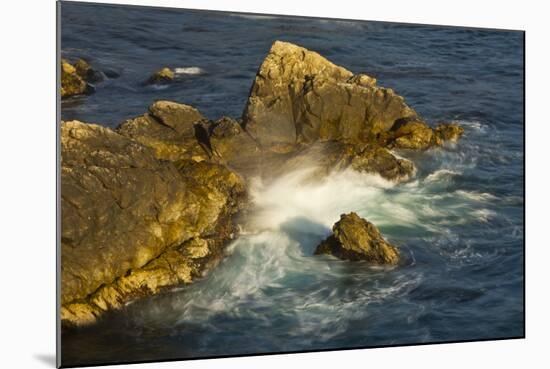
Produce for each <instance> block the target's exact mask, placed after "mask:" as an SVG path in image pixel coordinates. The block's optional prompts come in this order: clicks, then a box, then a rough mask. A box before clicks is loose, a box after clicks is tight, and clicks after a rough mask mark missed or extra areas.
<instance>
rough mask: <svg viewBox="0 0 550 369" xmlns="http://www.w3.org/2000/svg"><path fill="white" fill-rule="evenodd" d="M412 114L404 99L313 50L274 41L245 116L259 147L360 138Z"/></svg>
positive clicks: (249, 130)
mask: <svg viewBox="0 0 550 369" xmlns="http://www.w3.org/2000/svg"><path fill="white" fill-rule="evenodd" d="M413 116H416V112H415V111H414V110H412V109H411V108H410V107H408V106H407V105H406V104H405V102H404V100H403V98H402V97H401V96H399V95H397V94H395V92H394V91H393V90H391V89H386V88H382V87H378V86H377V85H376V80H375V79H374V78H372V77H369V76H367V75H355V76H354V75H353V73H352V72H350V71H349V70H347V69H345V68H342V67H339V66H337V65H334V64H333V63H331V62H330V61H328V60H327V59H325V58H324V57H322V56H321V55H319V54H317V53H316V52H313V51H309V50H307V49H304V48H302V47H299V46H297V45H294V44H291V43H287V42H280V41H277V42H275V43H274V44H273V46H272V47H271V50H270V51H269V54H268V55H267V57H266V59H265V60H264V62H263V63H262V65H261V66H260V69H259V71H258V74H257V76H256V79H255V80H254V84H253V85H252V89H251V93H250V96H249V98H248V102H247V105H246V108H245V111H244V115H243V122H244V125H245V127H246V129H247V131H248V132H250V134H251V135H252V136H253V137H254V138H255V139H257V140H258V142H259V143H260V145H261V146H262V147H263V148H269V149H272V150H279V151H285V150H290V149H291V148H292V147H294V146H295V145H296V144H297V143H303V142H306V143H307V142H313V141H316V140H319V139H320V140H339V141H348V142H357V141H359V142H364V141H366V140H368V139H370V138H371V137H373V136H374V135H376V134H377V133H379V132H382V131H386V130H389V129H390V128H391V127H392V126H393V124H394V122H395V121H396V120H398V119H400V118H405V117H413Z"/></svg>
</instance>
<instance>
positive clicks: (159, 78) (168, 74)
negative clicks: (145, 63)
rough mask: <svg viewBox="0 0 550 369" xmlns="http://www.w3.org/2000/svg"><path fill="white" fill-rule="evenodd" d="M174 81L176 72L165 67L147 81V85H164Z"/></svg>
mask: <svg viewBox="0 0 550 369" xmlns="http://www.w3.org/2000/svg"><path fill="white" fill-rule="evenodd" d="M173 80H174V72H173V71H172V70H171V69H170V68H167V67H164V68H162V69H159V70H157V71H156V72H155V73H153V75H152V76H151V77H149V79H148V80H147V83H149V84H155V83H158V84H162V83H169V82H172V81H173Z"/></svg>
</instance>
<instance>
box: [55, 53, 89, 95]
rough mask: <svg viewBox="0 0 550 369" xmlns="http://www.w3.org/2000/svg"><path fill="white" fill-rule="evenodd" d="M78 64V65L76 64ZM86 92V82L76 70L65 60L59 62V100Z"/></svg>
mask: <svg viewBox="0 0 550 369" xmlns="http://www.w3.org/2000/svg"><path fill="white" fill-rule="evenodd" d="M77 64H78V63H77ZM87 90H88V84H87V83H86V80H85V79H84V78H83V77H82V75H80V73H78V72H77V68H75V67H74V66H73V65H71V64H70V63H69V62H68V61H67V60H65V59H62V60H61V98H65V97H69V96H74V95H81V94H84V93H86V92H87Z"/></svg>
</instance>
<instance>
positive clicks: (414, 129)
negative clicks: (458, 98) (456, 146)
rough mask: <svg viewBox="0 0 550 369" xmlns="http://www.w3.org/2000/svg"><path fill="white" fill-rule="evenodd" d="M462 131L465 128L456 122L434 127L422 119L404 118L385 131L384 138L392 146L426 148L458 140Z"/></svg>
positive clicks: (415, 148) (414, 148)
mask: <svg viewBox="0 0 550 369" xmlns="http://www.w3.org/2000/svg"><path fill="white" fill-rule="evenodd" d="M462 133H464V129H463V128H462V127H460V126H458V125H456V124H440V125H438V126H437V127H436V128H435V129H433V128H431V127H430V126H428V125H427V124H426V123H424V122H422V121H419V120H416V119H410V120H407V119H404V120H400V121H398V122H396V123H395V125H394V126H393V127H392V129H391V130H390V131H389V132H385V136H384V140H385V141H386V144H387V146H388V147H392V148H397V149H412V150H426V149H429V148H431V147H433V146H441V145H442V144H443V142H444V141H455V142H456V141H457V140H458V138H459V137H460V136H461V135H462Z"/></svg>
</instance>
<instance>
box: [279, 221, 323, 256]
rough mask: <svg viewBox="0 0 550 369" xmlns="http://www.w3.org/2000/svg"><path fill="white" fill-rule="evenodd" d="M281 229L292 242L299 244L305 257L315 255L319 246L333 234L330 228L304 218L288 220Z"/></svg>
mask: <svg viewBox="0 0 550 369" xmlns="http://www.w3.org/2000/svg"><path fill="white" fill-rule="evenodd" d="M280 229H281V231H282V232H284V233H285V234H286V235H287V236H288V237H289V238H290V239H291V240H293V241H296V242H297V243H298V245H299V247H300V250H301V251H302V253H303V254H304V255H305V256H311V255H313V252H314V251H315V248H316V247H317V245H319V243H321V241H323V240H324V239H325V238H327V236H328V235H329V234H330V233H331V230H330V228H327V227H326V226H325V225H323V224H321V223H317V222H313V221H311V220H310V219H308V218H306V217H303V216H299V217H294V218H291V219H289V220H287V221H286V222H284V223H283V224H281V227H280Z"/></svg>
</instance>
